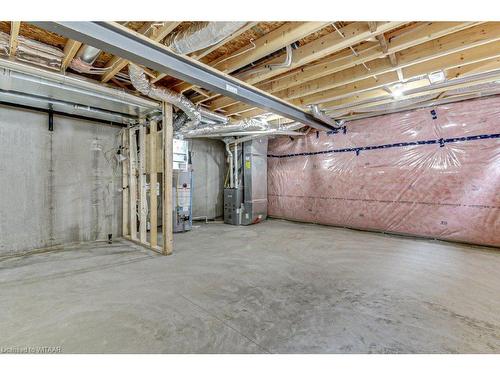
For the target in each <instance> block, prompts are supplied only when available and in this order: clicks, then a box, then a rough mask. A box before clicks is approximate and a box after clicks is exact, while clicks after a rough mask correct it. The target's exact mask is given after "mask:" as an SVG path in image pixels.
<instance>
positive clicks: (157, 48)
mask: <svg viewBox="0 0 500 375" xmlns="http://www.w3.org/2000/svg"><path fill="white" fill-rule="evenodd" d="M34 23H35V24H36V25H37V26H39V27H42V28H45V29H47V30H49V31H52V32H55V33H58V34H60V35H64V36H66V37H68V38H72V39H75V40H79V41H81V42H83V43H87V44H89V45H92V46H94V47H95V48H99V49H101V50H103V51H107V52H109V53H113V54H115V55H117V56H121V57H123V58H124V59H127V60H129V61H131V62H133V63H135V64H139V65H144V66H146V67H148V68H151V69H155V70H156V71H159V72H163V73H167V74H169V75H171V76H173V77H175V78H178V79H182V80H184V81H187V82H192V84H194V85H199V86H202V87H205V88H207V89H209V90H212V91H214V92H218V93H220V94H223V95H228V96H232V97H233V98H235V99H236V100H240V101H244V102H248V103H251V104H253V105H256V106H258V107H261V108H263V109H265V110H268V111H270V112H273V113H276V114H279V115H282V116H284V117H287V118H290V119H293V120H295V121H299V122H301V123H303V124H305V125H309V126H311V127H315V128H317V129H323V130H324V129H331V126H329V125H328V124H326V123H324V122H322V121H320V120H318V119H316V118H314V117H313V116H311V115H310V114H309V113H307V112H305V111H303V110H301V109H300V108H298V107H296V106H293V105H291V104H289V103H287V102H285V101H282V100H280V99H278V98H276V97H273V96H272V95H270V94H268V93H266V92H263V91H261V90H258V89H256V88H254V87H252V86H250V85H247V84H245V83H244V82H241V81H238V80H237V79H235V78H233V77H230V76H229V75H227V74H223V73H221V72H220V71H218V70H216V69H213V68H210V67H208V66H206V65H204V64H200V63H199V62H197V61H196V60H193V59H190V58H188V57H185V56H181V55H177V54H175V53H173V52H172V51H171V50H170V49H168V48H166V47H165V46H163V45H161V44H160V43H156V42H154V41H152V40H151V39H148V38H146V37H145V36H143V35H141V34H138V33H136V32H133V31H131V30H130V29H128V28H126V27H124V26H122V25H119V24H117V23H114V22H50V21H49V22H46V21H37V22H34Z"/></svg>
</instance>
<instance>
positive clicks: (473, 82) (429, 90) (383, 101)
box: [328, 71, 500, 118]
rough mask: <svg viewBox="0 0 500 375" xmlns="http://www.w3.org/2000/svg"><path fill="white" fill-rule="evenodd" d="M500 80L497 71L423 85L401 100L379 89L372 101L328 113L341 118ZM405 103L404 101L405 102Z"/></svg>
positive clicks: (499, 72)
mask: <svg viewBox="0 0 500 375" xmlns="http://www.w3.org/2000/svg"><path fill="white" fill-rule="evenodd" d="M498 80H500V71H496V73H494V74H491V75H489V76H488V77H485V78H483V77H478V78H475V77H470V78H469V79H468V80H466V81H465V82H461V81H457V82H453V80H452V81H450V82H448V83H447V84H446V86H440V87H434V86H422V87H418V88H415V89H413V90H412V91H413V92H412V91H410V92H408V93H407V94H405V96H404V98H403V99H402V100H400V101H394V99H393V98H392V97H391V96H390V95H388V94H387V93H385V94H384V93H382V90H381V91H377V92H376V93H373V94H372V95H371V97H370V99H371V101H370V102H367V103H360V104H357V105H352V106H350V107H348V108H345V109H338V110H329V111H328V113H329V115H331V116H333V117H335V118H340V117H342V116H345V115H346V114H349V113H356V111H361V110H362V111H367V110H368V109H370V108H375V107H377V106H381V105H387V104H389V105H390V104H394V107H396V106H397V105H398V104H399V103H401V102H402V101H403V100H412V99H413V100H414V99H418V98H422V97H427V96H429V95H436V96H438V95H439V94H441V93H442V92H444V91H452V90H461V89H467V88H471V89H474V87H475V86H479V85H483V84H488V83H492V82H496V81H498ZM403 103H404V102H403Z"/></svg>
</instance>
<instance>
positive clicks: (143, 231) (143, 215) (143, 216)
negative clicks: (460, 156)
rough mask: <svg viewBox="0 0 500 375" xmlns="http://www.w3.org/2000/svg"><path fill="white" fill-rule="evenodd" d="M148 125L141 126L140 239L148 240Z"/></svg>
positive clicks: (143, 241)
mask: <svg viewBox="0 0 500 375" xmlns="http://www.w3.org/2000/svg"><path fill="white" fill-rule="evenodd" d="M146 156H147V150H146V126H145V125H144V123H142V124H141V125H140V126H139V240H140V241H141V242H142V243H146V242H147V208H146V207H147V201H146V199H147V198H146V197H147V194H146Z"/></svg>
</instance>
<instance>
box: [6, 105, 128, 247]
mask: <svg viewBox="0 0 500 375" xmlns="http://www.w3.org/2000/svg"><path fill="white" fill-rule="evenodd" d="M119 131H120V129H119V128H116V127H111V126H107V125H102V124H98V123H94V122H89V121H85V120H78V119H72V118H68V117H63V116H54V131H53V132H49V131H48V115H47V114H44V113H40V112H33V111H26V110H21V109H16V108H12V107H5V106H0V256H2V255H7V254H13V253H18V252H23V251H28V250H31V249H37V248H43V247H49V246H55V245H61V244H67V243H73V242H81V241H91V240H102V239H106V238H107V235H108V233H111V234H113V236H114V237H116V236H119V235H121V191H120V189H121V166H117V165H116V164H114V160H113V153H114V152H113V149H114V148H115V147H117V146H118V145H119V141H120V140H119V138H118V135H119Z"/></svg>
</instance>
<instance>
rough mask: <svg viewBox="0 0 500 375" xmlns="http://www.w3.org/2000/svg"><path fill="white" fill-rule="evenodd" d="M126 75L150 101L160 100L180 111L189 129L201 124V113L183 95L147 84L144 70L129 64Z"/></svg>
mask: <svg viewBox="0 0 500 375" xmlns="http://www.w3.org/2000/svg"><path fill="white" fill-rule="evenodd" d="M128 73H129V76H130V82H132V85H133V86H134V87H135V88H136V89H137V90H138V91H139V92H141V93H142V94H144V95H146V96H149V97H150V98H152V99H156V100H161V101H164V102H167V103H170V104H172V105H175V106H176V107H177V108H179V109H180V110H182V111H183V112H184V113H186V115H187V116H188V118H189V119H190V120H191V124H190V127H194V126H196V125H198V124H199V123H200V122H201V113H200V111H199V110H198V109H197V108H196V106H195V105H194V104H193V103H192V102H191V101H190V100H189V99H188V98H186V97H185V96H184V95H182V94H179V93H177V92H175V91H172V90H169V89H167V88H166V87H157V86H155V85H153V84H151V83H150V82H149V80H148V79H147V77H146V73H145V72H144V70H142V69H141V68H139V67H138V66H137V65H134V64H129V65H128Z"/></svg>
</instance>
